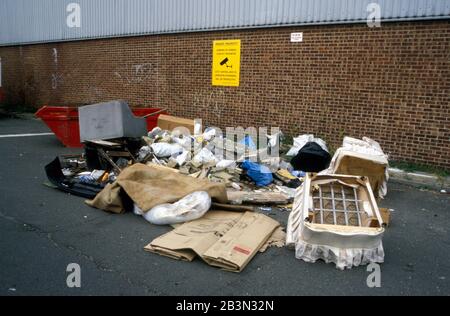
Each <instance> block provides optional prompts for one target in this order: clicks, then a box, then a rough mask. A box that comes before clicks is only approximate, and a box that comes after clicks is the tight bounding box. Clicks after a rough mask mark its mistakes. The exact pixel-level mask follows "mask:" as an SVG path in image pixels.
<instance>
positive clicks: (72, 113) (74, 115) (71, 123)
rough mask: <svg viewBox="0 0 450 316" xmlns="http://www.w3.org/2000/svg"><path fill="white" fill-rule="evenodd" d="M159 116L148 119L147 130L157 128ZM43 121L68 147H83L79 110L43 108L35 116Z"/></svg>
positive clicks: (143, 111)
mask: <svg viewBox="0 0 450 316" xmlns="http://www.w3.org/2000/svg"><path fill="white" fill-rule="evenodd" d="M159 110H160V109H158V108H132V109H131V111H132V112H133V114H134V115H135V116H137V117H142V116H144V115H147V114H151V113H153V112H156V111H159ZM159 114H167V113H165V112H161V113H158V114H155V115H152V116H149V117H147V118H146V120H147V129H148V130H149V131H150V130H152V129H153V128H154V127H156V126H157V123H158V116H159ZM34 115H35V116H36V117H39V118H40V119H42V120H43V121H44V122H45V124H47V126H48V127H49V128H50V129H51V130H52V132H53V133H55V135H56V137H57V138H58V139H59V140H60V141H61V142H62V143H63V144H64V146H66V147H83V145H82V144H81V143H80V127H79V124H78V108H76V107H68V106H48V105H45V106H43V107H41V108H40V109H39V110H38V111H37V112H36V113H35V114H34Z"/></svg>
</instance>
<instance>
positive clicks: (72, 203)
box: [0, 118, 450, 296]
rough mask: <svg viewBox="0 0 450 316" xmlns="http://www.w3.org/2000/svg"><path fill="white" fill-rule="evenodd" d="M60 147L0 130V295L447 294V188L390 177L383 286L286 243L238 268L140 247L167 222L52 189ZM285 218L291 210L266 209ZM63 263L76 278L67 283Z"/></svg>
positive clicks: (35, 125) (47, 139) (28, 122)
mask: <svg viewBox="0 0 450 316" xmlns="http://www.w3.org/2000/svg"><path fill="white" fill-rule="evenodd" d="M48 131H49V130H48V129H47V127H46V126H45V125H44V124H43V123H42V122H41V121H39V120H35V119H9V118H7V119H5V118H3V119H0V135H5V134H22V133H45V132H48ZM80 152H81V150H80V149H70V148H65V147H63V146H62V145H61V144H60V142H59V141H58V140H57V138H56V137H55V136H54V135H48V136H29V137H8V138H0V153H1V154H0V201H1V202H0V253H1V255H0V295H226V296H231V295H251V296H253V295H268V296H269V295H270V296H273V295H449V294H450V283H449V281H450V251H449V250H450V247H449V246H450V234H449V227H450V203H449V202H450V197H449V195H448V194H441V193H439V192H433V191H426V190H419V189H416V188H413V187H409V186H407V185H403V184H396V183H389V184H388V195H387V197H386V198H385V199H384V200H383V201H382V202H381V203H380V204H381V206H384V207H389V208H392V209H394V210H395V211H394V212H393V213H392V222H391V225H390V226H389V227H388V228H387V231H386V233H385V236H384V239H383V246H384V249H385V254H386V255H385V262H384V263H383V264H382V265H381V287H379V288H370V287H368V286H367V282H366V280H367V277H368V276H369V274H370V272H368V271H366V267H364V266H363V267H357V268H353V269H351V270H346V271H340V270H338V269H336V268H335V266H334V265H333V264H326V263H324V262H317V263H306V262H303V261H301V260H298V259H296V258H295V257H294V252H293V251H292V250H289V249H287V248H269V249H268V250H267V251H266V252H265V253H262V254H257V255H256V256H255V258H254V259H253V260H252V261H251V262H250V263H249V265H248V266H247V267H246V268H245V270H244V271H243V272H241V273H231V272H225V271H221V270H219V269H217V268H214V267H210V266H208V265H206V264H205V263H204V262H202V261H201V260H199V259H196V260H194V261H193V262H182V261H177V260H173V259H170V258H166V257H162V256H158V255H156V254H152V253H148V252H145V251H144V250H143V247H144V246H145V245H146V244H147V243H149V242H150V241H151V240H153V239H154V238H155V237H157V236H159V235H161V234H163V233H165V232H167V231H169V230H170V229H171V228H170V227H166V226H155V225H151V224H149V223H147V222H146V221H145V220H144V219H143V218H141V217H138V216H135V215H133V214H131V213H126V214H121V215H117V214H110V213H107V212H103V211H101V210H98V209H94V208H91V207H89V206H87V205H86V204H85V203H84V199H83V198H80V197H76V196H73V195H70V194H67V193H63V192H60V191H58V190H55V189H52V188H49V187H47V186H45V185H43V183H44V182H45V181H46V180H47V179H46V176H45V173H44V166H45V165H46V164H47V163H49V162H50V161H51V160H52V159H53V158H54V157H55V156H57V155H59V154H68V153H80ZM269 215H270V216H273V217H274V218H276V219H277V220H279V221H280V222H281V223H282V224H283V225H284V226H285V225H286V221H287V216H288V212H280V211H273V212H272V213H269ZM69 263H77V264H79V265H80V268H81V287H80V288H69V287H68V286H67V284H66V279H67V277H68V275H69V272H66V268H67V265H68V264H69Z"/></svg>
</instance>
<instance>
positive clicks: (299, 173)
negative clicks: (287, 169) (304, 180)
mask: <svg viewBox="0 0 450 316" xmlns="http://www.w3.org/2000/svg"><path fill="white" fill-rule="evenodd" d="M291 174H292V175H293V176H294V177H304V176H306V172H304V171H299V170H293V171H292V172H291Z"/></svg>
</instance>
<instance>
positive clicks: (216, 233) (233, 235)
mask: <svg viewBox="0 0 450 316" xmlns="http://www.w3.org/2000/svg"><path fill="white" fill-rule="evenodd" d="M279 226H280V224H279V223H278V222H277V221H275V220H273V219H272V218H270V217H268V216H265V215H264V214H260V213H253V212H245V213H241V212H239V213H238V212H228V211H209V212H207V213H206V214H205V215H204V216H203V217H202V218H200V219H197V220H194V221H191V222H187V223H184V224H183V225H181V226H179V227H177V228H175V229H174V230H172V231H170V232H168V233H167V234H164V235H162V236H160V237H158V238H156V239H155V240H153V241H152V242H151V243H150V244H148V245H147V246H145V247H144V249H145V250H147V251H151V252H155V253H158V254H160V255H163V256H168V257H171V258H174V259H180V260H186V261H192V260H193V259H194V258H195V257H196V256H197V255H198V256H199V257H200V258H202V259H203V260H204V261H205V262H206V263H208V264H209V265H211V266H216V267H220V268H222V269H224V270H227V271H233V272H240V271H242V270H243V269H244V268H245V266H246V265H247V264H248V263H249V262H250V260H251V259H252V258H253V257H254V256H255V254H256V253H257V252H258V251H259V250H260V248H261V247H262V246H263V245H265V243H266V241H267V240H268V239H269V237H271V236H272V233H273V232H274V231H275V230H276V228H277V227H279Z"/></svg>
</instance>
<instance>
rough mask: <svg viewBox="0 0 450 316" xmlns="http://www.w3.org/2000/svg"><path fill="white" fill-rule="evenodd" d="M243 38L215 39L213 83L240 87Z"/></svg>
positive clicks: (214, 84)
mask: <svg viewBox="0 0 450 316" xmlns="http://www.w3.org/2000/svg"><path fill="white" fill-rule="evenodd" d="M240 68H241V40H219V41H213V65H212V85H213V86H228V87H239V73H240Z"/></svg>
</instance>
